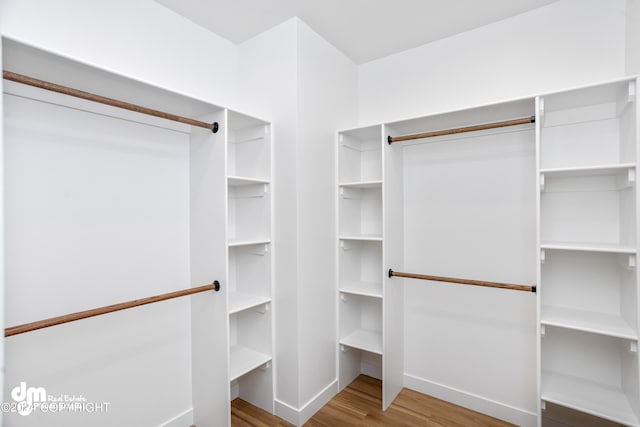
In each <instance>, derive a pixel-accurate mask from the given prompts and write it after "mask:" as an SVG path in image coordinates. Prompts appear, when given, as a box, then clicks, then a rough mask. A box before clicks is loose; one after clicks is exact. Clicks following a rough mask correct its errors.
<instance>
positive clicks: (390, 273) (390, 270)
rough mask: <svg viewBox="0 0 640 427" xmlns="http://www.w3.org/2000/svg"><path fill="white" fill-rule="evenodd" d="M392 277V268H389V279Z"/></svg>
mask: <svg viewBox="0 0 640 427" xmlns="http://www.w3.org/2000/svg"><path fill="white" fill-rule="evenodd" d="M392 277H393V270H392V269H389V279H391V278H392Z"/></svg>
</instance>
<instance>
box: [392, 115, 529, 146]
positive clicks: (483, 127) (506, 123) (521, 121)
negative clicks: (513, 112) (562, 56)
mask: <svg viewBox="0 0 640 427" xmlns="http://www.w3.org/2000/svg"><path fill="white" fill-rule="evenodd" d="M535 122H536V116H531V117H523V118H521V119H513V120H505V121H502V122H494V123H485V124H481V125H474V126H467V127H462V128H453V129H445V130H436V131H433V132H425V133H416V134H413V135H404V136H391V135H389V136H388V137H387V142H388V143H389V144H392V143H394V142H401V141H409V140H411V139H422V138H431V137H433V136H443V135H453V134H455V133H465V132H475V131H477V130H486V129H495V128H503V127H507V126H517V125H526V124H529V123H535Z"/></svg>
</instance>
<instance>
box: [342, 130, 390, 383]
mask: <svg viewBox="0 0 640 427" xmlns="http://www.w3.org/2000/svg"><path fill="white" fill-rule="evenodd" d="M337 151H338V159H337V163H338V176H337V184H338V186H337V195H338V203H337V208H338V212H337V218H338V236H337V237H338V245H339V248H338V295H339V301H338V304H339V310H338V344H339V345H338V348H339V351H338V362H339V385H338V386H339V388H340V389H342V388H344V387H346V386H347V385H349V383H351V381H353V380H354V379H355V378H356V377H357V376H358V375H359V374H360V373H366V374H368V375H371V376H373V377H376V378H379V379H382V355H383V351H382V297H383V289H382V286H383V285H382V271H383V266H382V248H383V236H382V225H383V222H382V215H383V212H382V185H383V182H382V141H381V127H380V126H373V127H368V128H362V129H356V130H350V131H344V132H340V133H339V134H338V150H337Z"/></svg>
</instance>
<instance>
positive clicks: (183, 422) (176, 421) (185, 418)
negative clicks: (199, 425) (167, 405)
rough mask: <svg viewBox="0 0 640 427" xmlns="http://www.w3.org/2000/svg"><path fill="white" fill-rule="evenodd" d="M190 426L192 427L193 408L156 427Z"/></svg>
mask: <svg viewBox="0 0 640 427" xmlns="http://www.w3.org/2000/svg"><path fill="white" fill-rule="evenodd" d="M190 425H193V408H189V409H187V410H186V411H184V412H182V413H180V414H178V415H176V416H175V417H173V418H171V419H170V420H168V421H165V422H164V423H162V424H160V426H158V427H185V426H190Z"/></svg>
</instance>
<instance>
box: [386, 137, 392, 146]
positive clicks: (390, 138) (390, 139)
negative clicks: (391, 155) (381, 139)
mask: <svg viewBox="0 0 640 427" xmlns="http://www.w3.org/2000/svg"><path fill="white" fill-rule="evenodd" d="M392 142H393V138H392V137H391V135H389V136H387V144H389V145H391V143H392Z"/></svg>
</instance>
